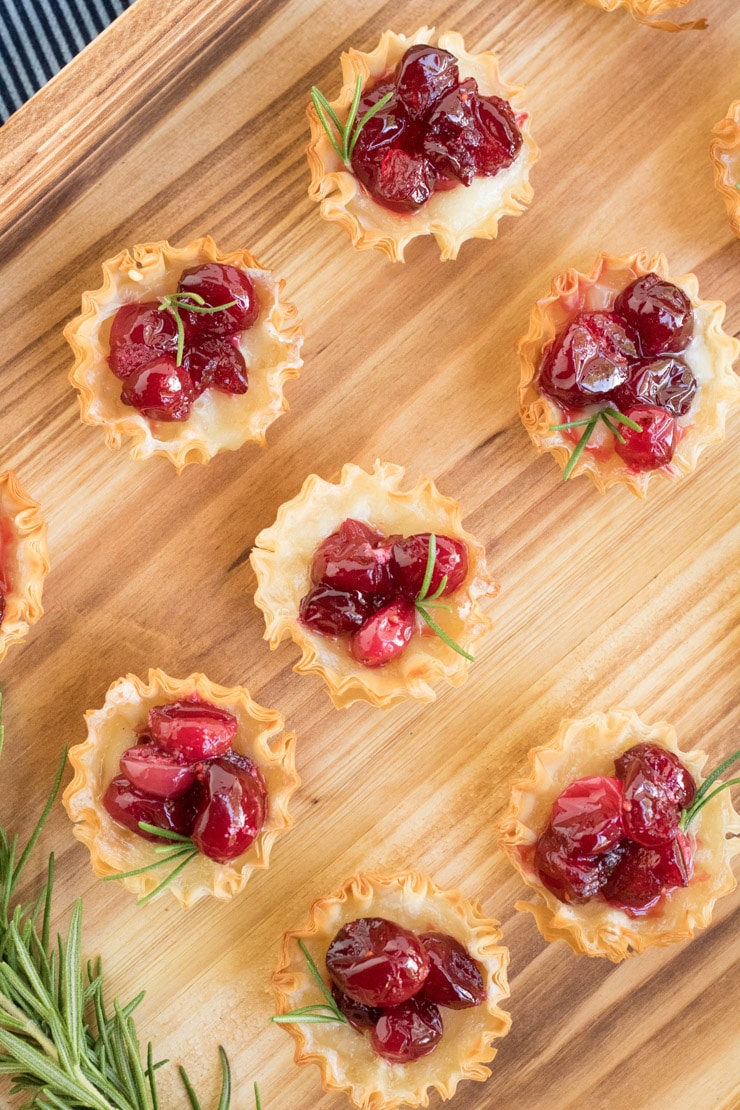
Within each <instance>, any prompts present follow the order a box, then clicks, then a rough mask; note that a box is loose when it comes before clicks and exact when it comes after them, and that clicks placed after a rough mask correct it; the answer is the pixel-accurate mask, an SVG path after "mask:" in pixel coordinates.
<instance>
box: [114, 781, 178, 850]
mask: <svg viewBox="0 0 740 1110" xmlns="http://www.w3.org/2000/svg"><path fill="white" fill-rule="evenodd" d="M198 790H199V788H198V787H197V786H196V787H194V789H193V790H192V791H189V792H188V793H187V794H181V795H180V797H179V798H155V797H152V796H151V795H150V794H145V793H144V791H143V790H137V788H136V787H135V786H133V785H132V784H131V783H130V782H129V780H128V779H127V778H126V776H125V775H117V776H116V777H115V778H114V779H113V781H112V782H111V784H110V786H109V787H108V789H107V790H106V792H105V794H104V795H103V805H104V806H105V808H106V809H107V811H108V813H109V814H110V815H111V817H112V818H113V820H114V821H117V822H118V824H119V825H124V826H125V827H126V828H127V829H130V830H131V831H132V832H135V833H138V835H139V836H143V837H144V839H145V840H156V841H158V842H159V843H160V844H163V843H164V841H163V840H162V839H161V837H158V836H155V834H154V833H148V832H144V831H143V830H142V829H140V828H139V822H140V821H144V822H146V824H147V825H156V826H157V828H158V829H167V830H168V831H169V832H175V833H179V834H180V835H181V836H190V834H191V832H192V830H193V821H194V820H195V810H196V805H197V802H198Z"/></svg>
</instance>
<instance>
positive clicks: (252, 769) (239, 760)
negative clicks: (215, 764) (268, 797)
mask: <svg viewBox="0 0 740 1110" xmlns="http://www.w3.org/2000/svg"><path fill="white" fill-rule="evenodd" d="M219 758H220V759H221V761H222V762H226V763H233V764H234V765H235V766H236V767H238V768H239V770H240V771H243V772H244V773H245V774H247V775H251V776H252V778H253V779H254V780H255V782H256V783H258V784H259V786H260V787H262V789H264V788H265V780H264V779H263V778H262V772H261V771H260V769H259V767H258V766H257V764H256V763H255V762H254V760H252V759H250V758H249V756H248V755H242V753H241V752H236V751H234V749H233V748H230V749H229V751H227V752H225V753H224V755H222V756H220V757H219Z"/></svg>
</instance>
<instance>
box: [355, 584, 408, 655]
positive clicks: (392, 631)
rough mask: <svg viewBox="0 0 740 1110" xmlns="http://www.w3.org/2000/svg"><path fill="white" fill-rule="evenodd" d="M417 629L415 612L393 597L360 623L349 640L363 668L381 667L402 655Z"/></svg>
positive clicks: (405, 600)
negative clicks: (361, 624)
mask: <svg viewBox="0 0 740 1110" xmlns="http://www.w3.org/2000/svg"><path fill="white" fill-rule="evenodd" d="M415 626H416V609H415V608H414V605H413V603H412V602H410V601H408V600H407V598H405V597H396V598H394V600H393V601H390V602H389V603H388V604H387V605H384V606H383V607H382V608H381V609H378V611H377V613H374V614H373V616H372V617H368V619H367V620H366V621H365V623H364V624H363V626H362V628H360V630H359V631H358V632H355V634H354V635H353V637H352V654H353V656H354V657H355V659H356V660H357V662H358V663H362V664H363V666H365V667H382V666H383V665H384V664H385V663H389V662H390V661H391V659H395V658H396V657H397V656H398V655H400V654H401V652H402V651H403V649H404V648H405V647H406V644H407V643H408V642H409V640H410V639H411V637H412V635H413V632H414V628H415Z"/></svg>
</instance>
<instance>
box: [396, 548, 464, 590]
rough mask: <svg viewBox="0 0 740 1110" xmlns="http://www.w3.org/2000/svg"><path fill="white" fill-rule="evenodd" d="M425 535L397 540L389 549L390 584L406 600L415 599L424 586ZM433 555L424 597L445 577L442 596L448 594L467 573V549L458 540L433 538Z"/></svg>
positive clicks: (437, 587) (427, 550)
mask: <svg viewBox="0 0 740 1110" xmlns="http://www.w3.org/2000/svg"><path fill="white" fill-rule="evenodd" d="M429 536H430V533H429V532H420V533H418V534H417V535H415V536H407V538H406V539H399V540H397V541H396V543H394V544H393V547H392V549H391V574H392V575H393V581H394V582H395V584H396V585H397V586H398V588H399V589H400V590H401V591H402V593H404V594H406V596H407V597H411V598H416V597H418V596H419V593H420V591H421V587H422V585H423V584H424V572H425V571H426V568H427V560H428V558H429ZM435 543H436V549H437V550H436V555H435V559H434V569H433V570H432V578H431V582H430V584H429V590H428V593H430V594H433V593H435V592H436V590H438V589H439V587H440V584H441V582H442V579H443V578H444V577H445V575H446V576H447V585H446V586H445V589H444V593H445V594H451V593H453V592H454V591H455V590H457V589H459V587H460V586H461V585H462V584H463V582H464V581H465V578H466V576H467V573H468V549H467V546H466V545H465V544H464V543H463V541H462V540H453V539H452V538H451V537H450V536H437V535H435Z"/></svg>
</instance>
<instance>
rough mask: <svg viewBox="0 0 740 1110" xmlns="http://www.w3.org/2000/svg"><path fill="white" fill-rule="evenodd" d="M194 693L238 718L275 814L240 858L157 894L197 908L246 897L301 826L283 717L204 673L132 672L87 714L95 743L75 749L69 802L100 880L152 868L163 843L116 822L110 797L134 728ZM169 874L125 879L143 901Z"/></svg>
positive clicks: (184, 875)
mask: <svg viewBox="0 0 740 1110" xmlns="http://www.w3.org/2000/svg"><path fill="white" fill-rule="evenodd" d="M193 693H197V694H198V696H199V697H201V698H203V699H204V700H206V701H209V702H211V704H213V705H218V706H221V707H223V708H225V709H228V710H229V711H230V712H232V713H234V714H235V715H236V716H237V717H238V719H239V729H238V731H237V735H236V738H235V741H234V749H235V750H236V751H238V752H240V753H241V754H242V755H248V756H249V757H250V758H251V759H253V760H254V762H255V763H256V765H257V766H258V767H259V769H260V771H261V773H262V775H263V778H264V779H265V783H266V785H267V792H268V806H269V808H268V815H267V820H266V822H265V826H264V828H263V829H262V832H261V833H260V835H259V836H258V837H257V838H256V839H255V840H254V841H253V843H252V844H251V845H250V846H249V848H248V849H247V851H246V852H244V853H243V854H242V855H241V856H239V857H238V858H237V859H236V860H233V861H231V862H230V863H228V864H220V863H216V862H215V861H214V860H211V859H208V858H207V857H206V856H203V855H199V856H197V857H196V858H195V859H194V860H192V861H191V862H190V863H189V864H188V866H187V867H186V868H185V869H184V871H182V872H181V873H180V874H179V875H178V876H176V877H175V879H173V881H172V883H170V884H169V885H168V886H167V887H166V888H165V890H164V891H162V893H161V894H159V895H157V897H158V898H160V897H162V895H163V894H165V893H166V891H168V890H169V891H170V892H171V893H172V895H173V896H174V897H175V899H176V900H177V901H178V902H179V903H180V904H181V905H183V906H191V905H193V904H194V903H195V902H197V901H199V900H200V899H201V898H203V897H205V896H206V895H207V894H212V895H213V896H214V897H216V898H219V899H222V900H227V899H230V898H233V897H234V895H236V894H239V893H240V891H242V890H243V889H244V887H245V885H246V883H247V881H248V879H249V877H250V875H251V874H252V872H253V871H256V870H264V869H266V868H267V867H268V865H269V860H270V852H271V850H272V845H273V843H274V842H275V840H276V839H277V837H278V836H280V835H281V834H282V833H284V832H285V831H286V830H287V829H289V828H290V827H291V825H292V824H293V818H292V817H291V815H290V813H289V811H288V803H289V800H290V798H291V796H292V795H293V794H294V793H295V791H296V790H297V789H298V787H299V785H300V781H301V780H300V778H299V777H298V775H297V773H296V770H295V742H296V737H295V733H293V732H283V729H284V726H285V720H284V718H283V715H282V714H281V713H279V712H277V711H276V710H274V709H266V708H265V707H264V706H262V705H258V704H257V702H255V701H253V700H252V698H251V696H250V694H249V691H248V690H247V689H245V688H244V687H243V686H233V687H228V686H219V685H217V684H216V683H214V682H211V681H210V679H208V678H207V677H206V676H205V675H203V674H197V673H196V674H192V675H189V676H188V677H187V678H184V679H177V678H171V677H170V676H169V675H167V674H165V672H164V671H161V670H157V669H150V671H149V675H148V678H147V679H146V681H144V680H142V679H140V678H138V676H137V675H134V674H128V675H126V676H125V677H123V678H119V679H117V680H116V681H115V682H114V683H113V684H112V685H111V686H110V688H109V689H108V692H107V693H106V697H105V702H104V704H103V706H102V708H101V709H90V710H88V711H87V713H86V714H85V717H86V720H87V730H88V738H87V740H86V741H85V742H84V743H83V744H77V745H75V746H74V747H72V748H70V750H69V761H70V763H71V764H72V767H73V768H74V777H73V779H72V781H71V782H70V783H69V785H68V786H67V788H66V790H65V791H64V796H63V798H62V801H63V803H64V808H65V809H66V811H67V815H68V816H69V818H70V820H71V821H73V822H74V828H73V830H72V831H73V833H74V835H75V836H76V837H77V839H78V840H80V841H81V842H82V843H83V844H85V845H86V846H87V847H88V849H89V850H90V862H91V864H92V869H93V871H94V873H95V874H96V875H97V876H98V877H99V878H103V877H107V876H109V875H115V874H117V873H118V872H121V871H130V870H134V869H135V868H137V867H143V866H146V864H148V863H152V862H153V861H154V860H155V858H156V856H155V854H154V848H155V847H156V845H155V844H153V843H152V842H151V841H148V840H144V839H143V838H142V837H140V836H137V835H136V833H133V832H131V831H130V830H129V829H126V828H124V827H123V826H122V825H119V824H118V823H117V822H115V821H114V820H113V818H112V817H111V816H110V815H109V814H108V812H107V810H106V809H105V808H104V806H103V803H102V796H103V794H104V792H105V789H106V788H107V786H108V783H109V782H110V781H111V779H112V778H113V777H114V776H115V775H116V774H118V759H119V758H120V755H121V754H122V753H123V751H125V749H126V748H128V747H131V746H133V745H134V744H135V743H136V735H135V733H134V731H133V730H134V727H136V726H137V725H139V726H140V725H144V724H146V720H147V715H148V711H149V709H150V708H151V707H152V706H153V705H163V704H171V703H172V702H174V701H177V700H179V699H180V698H184V697H187V696H188V695H189V694H193ZM248 728H249V730H250V734H249V735H247V729H248ZM104 731H105V732H112V733H113V734H114V738H115V741H116V743H115V750H114V751H110V750H107V745H106V742H105V741H106V737H105V736H104ZM111 770H112V772H113V773H111ZM166 874H167V868H162V869H160V870H158V871H156V872H147V873H145V874H143V875H135V876H132V877H130V878H126V879H121V880H120V881H121V883H122V884H123V885H124V886H125V887H126V888H127V889H128V890H130V891H132V893H134V894H136V895H137V896H138V897H143V896H144V895H146V894H149V893H150V891H152V890H153V889H154V887H155V886H157V884H158V883H159V882H161V880H162V879H163V878H164V876H165V875H166Z"/></svg>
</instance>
